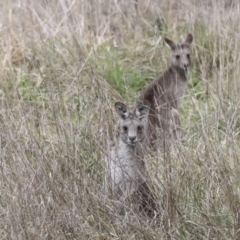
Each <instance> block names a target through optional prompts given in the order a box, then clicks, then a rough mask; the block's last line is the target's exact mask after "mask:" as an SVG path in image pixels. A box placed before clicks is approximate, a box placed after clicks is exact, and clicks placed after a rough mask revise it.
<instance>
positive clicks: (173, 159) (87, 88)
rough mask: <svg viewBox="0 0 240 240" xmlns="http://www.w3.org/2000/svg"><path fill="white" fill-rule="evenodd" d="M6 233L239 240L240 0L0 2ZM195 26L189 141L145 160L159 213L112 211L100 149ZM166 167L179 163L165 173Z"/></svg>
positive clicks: (1, 235) (184, 113)
mask: <svg viewBox="0 0 240 240" xmlns="http://www.w3.org/2000/svg"><path fill="white" fill-rule="evenodd" d="M0 20H1V21H0V23H1V24H0V147H1V154H0V158H1V159H0V179H1V180H0V216H1V218H0V239H95V240H99V239H106V240H107V239H129V240H130V239H216V240H219V239H223V240H226V239H236V240H237V239H240V164H239V162H240V161H239V157H240V143H239V140H240V136H239V131H240V109H239V102H240V67H239V64H240V57H239V56H240V54H239V53H240V50H239V49H240V41H239V40H240V24H239V23H240V4H239V1H238V0H225V1H224V0H219V1H217V0H209V1H207V0H200V1H198V0H185V1H183V0H181V1H177V0H169V1H157V0H149V1H143V0H135V1H132V2H128V1H123V0H118V1H113V0H112V1H110V0H105V1H104V0H103V1H99V0H89V1H87V0H81V1H74V0H59V1H53V0H49V1H47V0H40V1H37V0H35V1H27V0H2V1H1V3H0ZM187 33H192V34H193V36H194V42H193V44H192V61H193V65H192V68H191V73H190V81H189V85H188V90H187V93H186V96H185V99H184V103H183V106H182V110H181V121H182V123H183V129H184V137H183V144H182V145H181V146H178V147H175V148H174V149H172V151H171V152H170V153H169V154H168V155H167V156H166V155H164V154H161V155H159V156H158V157H156V158H153V157H148V159H147V171H148V182H149V183H150V186H151V188H152V190H153V191H154V193H155V194H156V196H157V200H156V201H158V204H160V205H162V206H163V207H164V211H163V212H162V213H161V214H162V215H161V216H162V218H161V219H168V221H167V224H166V223H164V221H161V220H160V222H158V223H156V221H155V220H154V219H150V218H147V217H142V216H138V214H136V213H135V212H134V211H132V210H131V209H129V210H128V211H127V212H126V214H125V215H116V214H115V211H114V208H113V207H112V204H111V201H110V200H109V199H108V198H107V196H105V195H104V193H103V192H102V184H103V179H104V163H103V161H102V156H103V155H104V154H105V152H106V150H107V149H108V148H109V146H110V145H111V143H112V142H113V141H114V139H115V138H116V135H117V130H118V124H117V117H116V115H115V114H114V109H113V105H114V102H115V101H123V102H125V103H127V104H134V103H135V101H136V98H137V96H138V95H139V92H140V91H141V89H142V88H143V87H144V86H145V85H146V84H147V83H149V82H150V81H151V80H152V79H153V78H155V77H156V76H157V75H159V74H160V73H161V72H162V71H164V70H165V69H166V68H167V67H168V65H169V54H170V50H169V48H168V47H167V45H166V44H164V41H163V37H164V36H167V37H168V38H171V39H173V40H175V41H176V42H180V41H182V40H184V39H185V37H186V35H187ZM170 170H171V171H170Z"/></svg>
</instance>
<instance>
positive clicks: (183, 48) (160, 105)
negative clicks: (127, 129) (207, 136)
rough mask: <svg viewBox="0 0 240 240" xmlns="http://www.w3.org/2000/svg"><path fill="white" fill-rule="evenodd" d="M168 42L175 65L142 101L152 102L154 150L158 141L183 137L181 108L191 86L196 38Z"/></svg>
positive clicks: (149, 133) (150, 119)
mask: <svg viewBox="0 0 240 240" xmlns="http://www.w3.org/2000/svg"><path fill="white" fill-rule="evenodd" d="M164 40H165V42H166V43H167V44H168V45H169V46H170V48H171V50H172V55H171V66H170V67H169V68H168V70H167V71H165V72H164V73H163V74H162V75H160V76H159V77H158V78H156V79H155V80H153V81H152V82H151V83H150V84H149V85H147V87H146V88H145V89H144V90H143V91H142V93H141V95H140V97H139V99H138V102H142V101H145V100H148V101H149V102H150V104H151V107H150V112H149V126H148V137H149V141H150V145H151V146H152V147H154V148H156V147H157V143H156V140H157V139H160V140H163V139H175V140H178V139H179V138H180V135H181V124H180V116H179V109H180V106H181V102H182V98H183V96H184V94H185V90H186V87H187V79H188V68H189V66H190V65H191V59H190V45H191V43H192V41H193V36H192V34H188V35H187V38H186V40H185V41H184V42H183V43H182V44H175V43H174V42H173V41H171V40H170V39H168V38H165V39H164Z"/></svg>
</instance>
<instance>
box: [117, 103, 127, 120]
mask: <svg viewBox="0 0 240 240" xmlns="http://www.w3.org/2000/svg"><path fill="white" fill-rule="evenodd" d="M114 107H115V110H116V112H117V114H118V116H119V117H120V118H121V119H123V120H124V119H126V118H127V117H128V115H129V113H128V109H127V106H126V105H125V104H124V103H121V102H116V103H115V104H114Z"/></svg>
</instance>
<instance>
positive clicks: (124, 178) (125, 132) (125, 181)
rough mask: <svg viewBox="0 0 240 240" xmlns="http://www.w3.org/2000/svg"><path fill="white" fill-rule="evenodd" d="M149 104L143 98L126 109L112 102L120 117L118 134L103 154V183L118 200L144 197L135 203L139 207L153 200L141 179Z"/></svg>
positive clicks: (144, 181) (144, 168) (143, 178)
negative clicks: (105, 170) (106, 153)
mask: <svg viewBox="0 0 240 240" xmlns="http://www.w3.org/2000/svg"><path fill="white" fill-rule="evenodd" d="M149 106H150V103H149V102H148V101H144V102H142V103H140V104H138V105H137V106H136V108H135V110H134V111H129V110H128V107H127V106H126V105H125V104H123V103H121V102H116V103H115V110H116V112H117V114H118V116H119V118H120V136H119V140H118V143H117V145H116V146H115V147H114V148H113V149H112V150H111V153H110V155H109V156H107V157H106V160H107V165H108V170H107V174H106V180H105V181H106V182H107V185H108V186H110V188H111V189H112V191H113V193H116V195H117V197H118V199H120V200H121V201H125V200H126V199H128V198H129V197H130V198H131V196H134V195H135V196H136V197H137V198H138V199H141V198H144V199H143V200H142V202H141V206H139V209H140V210H143V209H147V208H148V206H147V205H148V204H149V202H151V201H152V202H151V204H154V203H155V202H154V201H153V197H152V195H151V191H150V189H149V188H148V185H147V184H146V179H145V175H146V166H145V162H144V145H145V142H146V137H147V135H146V132H147V117H148V113H149V109H150V107H149ZM148 211H149V208H148Z"/></svg>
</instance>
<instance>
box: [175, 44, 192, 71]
mask: <svg viewBox="0 0 240 240" xmlns="http://www.w3.org/2000/svg"><path fill="white" fill-rule="evenodd" d="M190 54H191V52H190V49H189V47H187V46H184V45H180V46H176V49H175V50H174V51H172V59H171V62H172V65H173V66H174V67H179V68H181V69H183V70H185V71H187V70H188V68H189V66H190V65H191V58H190Z"/></svg>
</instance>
